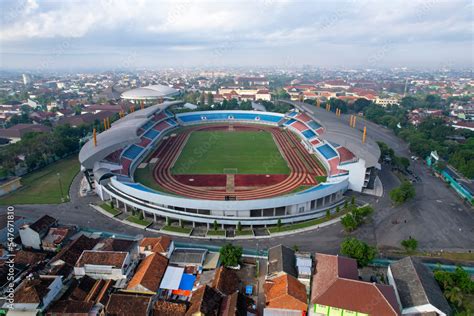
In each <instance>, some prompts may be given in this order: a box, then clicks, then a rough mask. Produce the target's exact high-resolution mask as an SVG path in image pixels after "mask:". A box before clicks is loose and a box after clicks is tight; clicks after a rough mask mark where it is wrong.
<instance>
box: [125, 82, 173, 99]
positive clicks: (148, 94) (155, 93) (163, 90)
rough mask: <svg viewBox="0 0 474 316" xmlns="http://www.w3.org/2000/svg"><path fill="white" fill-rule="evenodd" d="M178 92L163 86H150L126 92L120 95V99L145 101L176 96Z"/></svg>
mask: <svg viewBox="0 0 474 316" xmlns="http://www.w3.org/2000/svg"><path fill="white" fill-rule="evenodd" d="M178 92H179V91H178V90H176V89H173V88H170V87H168V86H164V85H151V86H146V87H140V88H136V89H132V90H128V91H125V92H123V93H122V96H121V97H122V99H128V100H142V99H143V100H147V99H158V98H164V97H171V96H173V95H176V94H178Z"/></svg>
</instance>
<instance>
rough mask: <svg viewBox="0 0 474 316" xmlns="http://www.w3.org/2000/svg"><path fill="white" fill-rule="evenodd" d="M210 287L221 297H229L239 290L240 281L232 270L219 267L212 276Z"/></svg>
mask: <svg viewBox="0 0 474 316" xmlns="http://www.w3.org/2000/svg"><path fill="white" fill-rule="evenodd" d="M212 287H213V288H215V289H216V290H218V291H219V292H220V293H221V294H222V295H231V294H233V293H235V292H236V291H237V290H238V289H239V287H240V280H239V277H238V276H237V273H235V271H234V270H232V269H228V268H225V267H223V266H221V267H219V268H218V269H217V270H216V272H215V274H214V279H213V281H212Z"/></svg>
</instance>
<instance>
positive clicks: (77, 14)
mask: <svg viewBox="0 0 474 316" xmlns="http://www.w3.org/2000/svg"><path fill="white" fill-rule="evenodd" d="M0 10H1V11H2V14H1V21H0V69H4V70H12V69H32V70H40V71H41V70H44V71H50V70H59V69H62V70H67V69H95V68H96V69H136V68H161V67H180V66H184V67H191V66H197V67H203V66H204V67H222V66H249V67H250V66H280V67H288V68H289V67H297V66H301V65H314V66H320V67H354V68H384V67H410V68H436V69H439V68H472V66H473V57H472V56H473V55H474V48H473V21H472V14H473V3H472V1H463V0H458V1H436V0H428V1H398V0H397V1H390V2H389V1H369V0H360V1H357V0H349V1H337V2H336V3H334V2H329V1H297V2H294V1H277V0H260V1H258V0H257V1H229V2H218V1H159V2H158V1H146V0H144V1H136V2H135V3H132V1H126V0H99V1H68V2H60V1H36V0H25V1H10V0H7V1H1V2H0Z"/></svg>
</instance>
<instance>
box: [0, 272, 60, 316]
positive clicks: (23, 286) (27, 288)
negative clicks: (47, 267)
mask: <svg viewBox="0 0 474 316" xmlns="http://www.w3.org/2000/svg"><path fill="white" fill-rule="evenodd" d="M62 287H63V283H62V280H61V277H58V276H39V277H34V278H27V279H25V280H23V282H22V283H20V285H18V287H17V288H16V290H15V294H14V297H15V300H14V302H13V304H12V305H11V306H10V305H9V304H8V303H5V304H4V305H3V307H4V308H6V309H9V312H8V315H13V316H15V315H31V316H36V315H37V314H38V313H39V312H43V311H45V310H46V308H47V307H48V306H49V304H51V302H52V301H53V300H54V299H55V298H56V297H57V296H58V294H59V292H60V291H61V289H62Z"/></svg>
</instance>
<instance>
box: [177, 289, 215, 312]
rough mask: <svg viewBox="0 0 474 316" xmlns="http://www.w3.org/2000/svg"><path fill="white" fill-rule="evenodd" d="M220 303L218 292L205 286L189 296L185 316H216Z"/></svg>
mask: <svg viewBox="0 0 474 316" xmlns="http://www.w3.org/2000/svg"><path fill="white" fill-rule="evenodd" d="M221 302H222V296H221V294H219V292H218V291H217V290H216V289H214V288H212V287H210V286H207V285H203V286H201V287H200V288H199V289H197V290H196V291H194V292H193V293H192V296H191V305H190V306H189V309H188V311H187V312H186V314H185V315H186V316H218V315H219V310H220V306H221Z"/></svg>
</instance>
